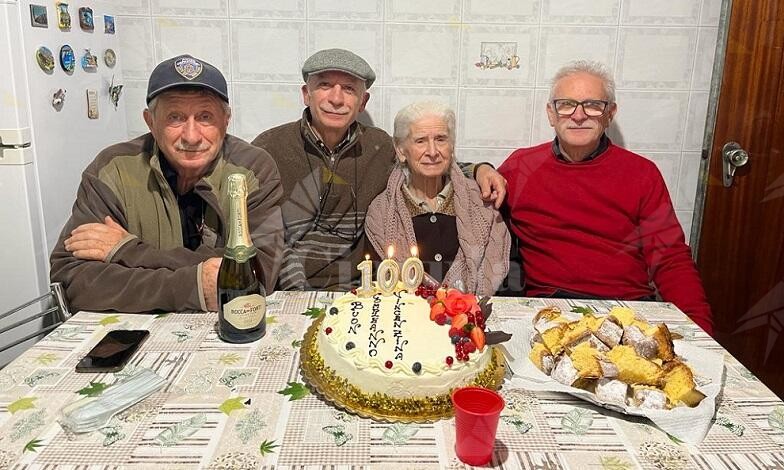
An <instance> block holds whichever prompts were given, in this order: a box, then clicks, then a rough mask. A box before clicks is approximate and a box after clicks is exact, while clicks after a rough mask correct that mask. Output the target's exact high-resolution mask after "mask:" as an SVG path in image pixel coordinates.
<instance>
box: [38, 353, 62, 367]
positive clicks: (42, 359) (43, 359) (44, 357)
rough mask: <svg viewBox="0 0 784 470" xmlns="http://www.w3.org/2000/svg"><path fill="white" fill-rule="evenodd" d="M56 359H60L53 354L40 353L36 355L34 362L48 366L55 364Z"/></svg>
mask: <svg viewBox="0 0 784 470" xmlns="http://www.w3.org/2000/svg"><path fill="white" fill-rule="evenodd" d="M58 359H60V357H59V356H57V354H55V353H41V354H39V355H37V356H36V357H35V359H34V360H35V362H37V363H39V364H43V365H45V366H48V365H49V364H51V363H53V362H56V361H57V360H58Z"/></svg>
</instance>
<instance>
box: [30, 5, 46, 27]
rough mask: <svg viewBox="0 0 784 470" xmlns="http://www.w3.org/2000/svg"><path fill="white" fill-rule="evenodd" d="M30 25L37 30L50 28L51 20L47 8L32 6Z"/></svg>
mask: <svg viewBox="0 0 784 470" xmlns="http://www.w3.org/2000/svg"><path fill="white" fill-rule="evenodd" d="M30 23H31V24H32V25H33V27H35V28H48V27H49V19H48V18H47V17H46V7H45V6H44V5H33V4H30Z"/></svg>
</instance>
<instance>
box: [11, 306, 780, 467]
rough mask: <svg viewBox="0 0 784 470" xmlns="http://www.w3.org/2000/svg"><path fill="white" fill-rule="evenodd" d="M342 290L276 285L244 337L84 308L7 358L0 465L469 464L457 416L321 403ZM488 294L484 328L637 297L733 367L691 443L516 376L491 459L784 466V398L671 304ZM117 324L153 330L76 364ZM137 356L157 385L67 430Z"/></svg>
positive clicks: (541, 463) (498, 463)
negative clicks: (462, 456) (312, 375)
mask: <svg viewBox="0 0 784 470" xmlns="http://www.w3.org/2000/svg"><path fill="white" fill-rule="evenodd" d="M140 295H143V294H142V293H140ZM339 295H342V294H341V293H335V292H319V291H311V292H286V291H279V292H275V293H273V294H272V295H270V296H269V297H268V298H267V317H266V321H267V332H266V334H265V336H264V337H263V338H261V339H260V340H258V341H255V342H252V343H246V344H230V343H226V342H223V341H221V340H220V339H219V337H218V334H217V330H216V328H217V326H216V325H217V320H218V314H217V313H215V312H211V313H210V312H208V313H157V314H152V313H148V314H126V313H94V312H78V313H76V314H75V315H73V316H72V317H70V318H69V319H68V320H67V321H66V322H65V323H63V324H62V325H60V326H59V327H58V328H57V329H55V330H53V331H52V332H51V333H50V334H48V335H47V336H46V337H44V338H42V339H41V340H40V341H38V342H37V343H36V344H35V345H34V346H33V347H31V348H30V349H28V350H27V351H25V352H24V353H22V354H21V355H20V356H19V357H17V358H15V359H14V360H13V361H12V362H11V363H9V364H8V365H6V366H5V367H4V368H2V369H0V469H4V468H14V469H16V468H19V469H33V468H46V469H56V468H57V469H60V468H69V469H77V468H78V469H118V468H161V469H164V468H165V469H186V468H206V469H234V470H236V469H253V468H284V469H288V468H292V469H293V468H298V469H304V468H314V469H315V468H324V469H327V468H329V469H339V468H346V469H348V468H352V469H356V468H390V469H391V468H404V467H405V468H408V469H430V468H432V469H435V468H466V467H467V466H466V465H465V464H463V463H462V462H461V461H460V460H459V459H458V458H457V456H456V455H455V449H454V445H455V423H454V419H453V418H448V419H442V420H438V421H435V422H431V423H400V422H383V421H376V420H372V419H367V418H362V417H359V416H357V415H355V414H353V413H351V412H350V411H347V410H344V409H341V408H339V407H336V406H334V405H333V404H331V403H330V402H328V401H326V400H325V399H324V397H322V396H321V395H320V394H319V393H318V392H317V391H316V390H314V389H313V388H311V387H310V386H309V384H308V383H307V381H306V380H305V379H304V378H303V376H302V373H301V370H300V349H301V345H302V341H303V335H304V333H305V332H306V330H307V329H308V327H309V326H310V325H311V323H312V322H314V321H315V319H316V318H318V316H319V315H321V314H323V312H324V309H325V308H327V307H329V305H330V303H331V302H332V300H333V299H334V298H335V297H336V296H339ZM492 304H493V313H492V317H491V318H490V319H488V326H490V327H493V325H494V324H498V322H516V321H519V322H528V323H529V324H530V322H531V321H532V318H533V317H534V315H535V314H536V313H537V312H538V311H539V310H541V309H542V308H544V307H548V306H555V307H559V308H561V309H562V310H570V309H574V308H575V307H588V308H592V309H594V310H596V311H607V310H608V309H610V308H612V307H613V306H619V305H620V306H625V307H630V308H632V309H633V310H634V311H635V312H636V313H637V314H639V315H641V316H644V317H645V318H647V319H648V320H649V321H651V322H664V323H666V324H667V325H668V326H669V329H670V331H671V332H672V333H674V335H675V336H676V337H678V338H681V339H678V340H677V341H684V342H687V343H689V344H691V345H693V346H695V347H699V348H703V349H704V350H706V351H711V352H713V353H718V354H719V357H723V361H724V377H723V384H722V388H721V393H720V394H719V396H718V397H717V399H716V404H715V415H714V417H713V420H712V424H711V425H710V429H709V431H708V433H707V435H706V436H705V437H704V439H702V441H701V442H700V443H698V444H690V443H687V442H683V441H682V440H679V439H677V438H675V437H674V436H672V435H670V434H668V433H666V432H664V431H662V430H661V429H659V428H658V427H656V426H655V425H654V424H653V423H652V422H651V421H649V420H647V419H645V418H642V417H639V416H630V415H625V414H622V413H618V412H615V411H611V410H608V409H605V408H602V407H600V406H597V405H595V404H592V403H589V402H587V401H584V400H582V399H580V398H577V397H575V396H572V395H570V394H566V393H555V392H541V391H531V390H527V389H525V388H519V387H515V386H514V385H513V383H512V382H510V381H507V382H505V383H504V384H503V385H502V386H501V388H500V391H499V393H500V394H501V396H502V397H503V398H504V401H505V407H504V409H503V411H502V412H501V417H500V420H499V424H498V429H497V433H496V441H495V448H494V451H493V457H492V460H491V462H490V463H489V464H488V465H487V466H488V467H495V468H504V469H517V468H520V469H543V470H544V469H599V470H624V469H637V468H642V469H705V470H708V469H710V470H719V469H744V470H745V469H782V468H784V403H782V401H781V399H779V398H778V397H777V396H776V395H774V394H773V393H772V392H771V391H770V390H769V389H768V388H767V387H766V386H765V385H764V384H763V383H761V382H760V381H759V380H758V379H757V378H756V377H755V376H754V375H753V374H752V373H751V372H750V371H749V370H748V369H746V368H745V367H744V366H743V365H741V364H740V363H739V362H738V361H737V360H736V359H735V358H733V357H732V355H730V354H729V353H728V352H727V351H725V350H724V349H723V348H722V347H721V346H720V345H719V344H718V343H717V342H715V341H714V340H713V339H712V338H711V337H710V336H709V335H707V334H706V333H705V332H704V331H703V330H701V329H700V328H699V327H698V326H697V325H695V324H694V323H693V322H692V321H691V320H690V319H689V318H688V317H687V316H686V315H684V314H683V313H682V312H681V311H680V310H678V309H677V308H676V307H675V306H674V305H672V304H670V303H665V302H629V301H608V300H572V299H542V298H526V297H494V298H492ZM115 329H145V330H149V332H150V336H149V338H148V339H147V341H146V342H145V343H144V344H143V345H142V347H141V348H140V349H139V351H138V352H137V353H136V354H135V355H134V356H133V357H132V359H131V361H130V362H129V363H128V365H126V366H125V367H124V368H123V369H122V370H120V371H118V372H114V373H84V372H82V373H77V372H76V371H75V366H76V364H77V362H79V360H80V359H81V358H82V357H83V356H84V355H85V354H87V352H88V351H90V349H91V348H92V347H93V346H94V345H95V344H96V343H97V342H98V341H99V340H100V339H101V338H102V337H103V336H104V335H105V334H106V333H107V332H108V331H111V330H115ZM510 341H529V338H519V337H515V336H514V335H513V337H512V339H511V340H510ZM523 359H525V358H523ZM770 360H780V358H771V359H770ZM143 368H147V369H151V370H152V371H154V372H155V373H156V374H158V375H159V376H160V377H162V378H164V379H165V380H166V384H165V385H164V386H163V388H161V389H160V390H158V391H157V392H155V393H153V394H152V395H150V396H149V397H147V398H146V399H144V400H143V401H141V402H139V403H138V404H136V405H134V406H132V407H130V408H127V409H126V410H124V411H122V412H120V413H118V414H116V415H114V416H113V417H112V418H111V419H110V420H109V421H108V422H106V423H105V425H103V427H101V428H99V429H98V430H96V431H93V432H89V433H83V434H74V433H72V432H70V431H67V430H65V429H64V428H63V427H62V426H61V424H60V421H59V420H61V418H62V411H61V410H62V409H63V407H64V406H66V405H68V404H70V403H73V402H74V401H76V400H80V399H83V398H85V397H98V396H100V395H101V393H102V392H103V390H105V389H106V388H107V387H110V386H111V385H112V384H113V383H115V382H116V381H121V380H124V379H126V378H127V377H129V376H131V375H133V374H134V373H135V372H138V371H139V370H142V369H143Z"/></svg>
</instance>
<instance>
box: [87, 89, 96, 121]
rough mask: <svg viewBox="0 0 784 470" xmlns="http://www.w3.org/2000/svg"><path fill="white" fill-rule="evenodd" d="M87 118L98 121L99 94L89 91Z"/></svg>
mask: <svg viewBox="0 0 784 470" xmlns="http://www.w3.org/2000/svg"><path fill="white" fill-rule="evenodd" d="M87 117H88V118H90V119H98V92H97V91H95V90H87Z"/></svg>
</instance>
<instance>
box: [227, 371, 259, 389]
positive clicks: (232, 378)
mask: <svg viewBox="0 0 784 470" xmlns="http://www.w3.org/2000/svg"><path fill="white" fill-rule="evenodd" d="M251 376H253V374H252V373H250V372H246V371H241V370H230V371H227V372H226V373H225V374H223V377H221V378H220V380H219V382H220V383H221V384H223V385H225V386H226V387H228V388H229V389H230V390H234V389H235V388H236V387H237V382H238V381H239V380H241V379H243V378H245V377H251Z"/></svg>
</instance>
